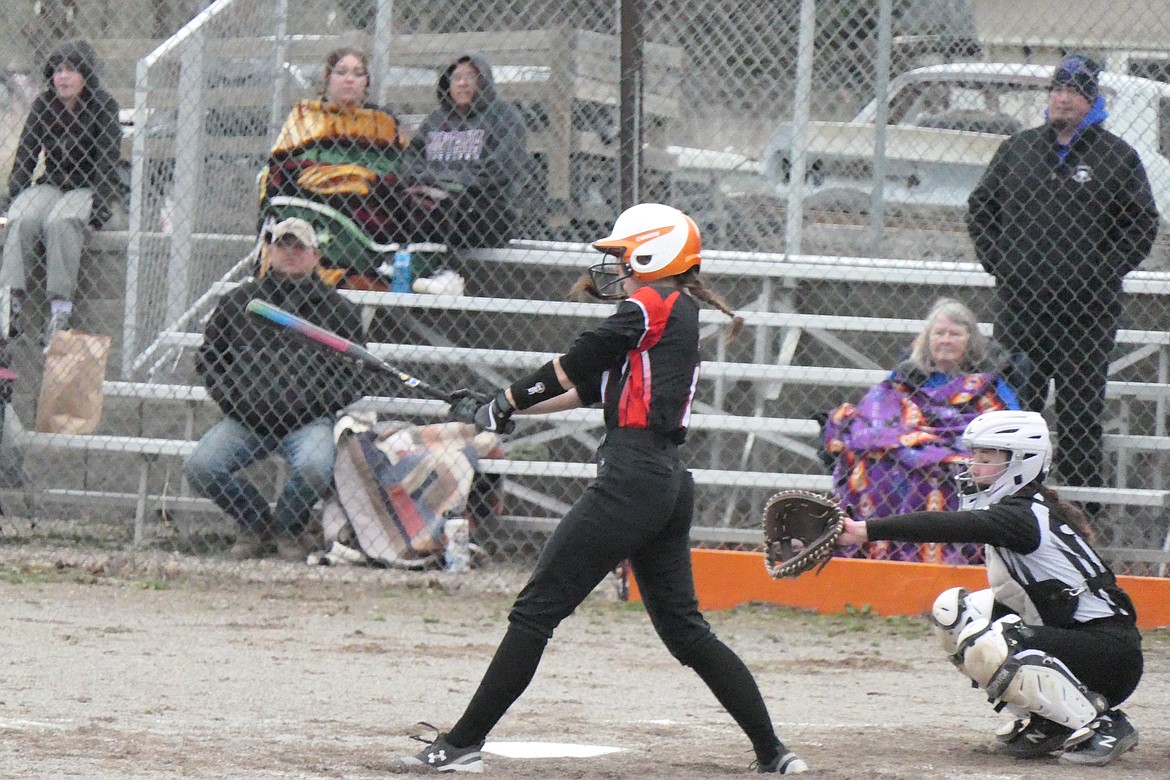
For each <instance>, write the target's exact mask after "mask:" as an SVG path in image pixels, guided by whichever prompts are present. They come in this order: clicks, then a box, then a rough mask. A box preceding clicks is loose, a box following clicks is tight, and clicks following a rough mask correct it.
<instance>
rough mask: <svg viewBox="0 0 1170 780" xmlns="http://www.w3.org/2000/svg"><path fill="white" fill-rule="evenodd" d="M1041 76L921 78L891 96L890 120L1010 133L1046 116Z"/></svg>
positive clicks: (985, 131)
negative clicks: (1020, 79) (1028, 78)
mask: <svg viewBox="0 0 1170 780" xmlns="http://www.w3.org/2000/svg"><path fill="white" fill-rule="evenodd" d="M1047 103H1048V85H1047V84H1046V83H1043V82H1034V83H1018V82H1017V83H1012V82H1003V81H975V80H966V81H960V80H955V81H919V82H911V83H909V84H906V85H905V86H904V87H903V88H902V89H900V90H898V91H897V92H896V93H895V94H893V95H892V96H891V99H890V119H889V121H890V124H895V125H909V126H912V127H933V128H939V129H943V130H964V131H967V132H975V133H995V134H997V135H1011V134H1013V133H1017V132H1019V131H1020V130H1023V129H1024V128H1026V127H1035V126H1036V125H1039V124H1040V123H1041V122H1042V121H1043V119H1044V108H1045V106H1046V105H1047Z"/></svg>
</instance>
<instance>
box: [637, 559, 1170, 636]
mask: <svg viewBox="0 0 1170 780" xmlns="http://www.w3.org/2000/svg"><path fill="white" fill-rule="evenodd" d="M691 560H692V561H693V563H694V570H695V590H696V591H697V593H698V594H699V608H700V609H703V610H713V609H730V608H731V607H735V606H738V605H740V604H745V603H748V602H753V601H755V602H767V603H772V604H783V605H785V606H789V607H798V608H801V609H809V610H814V611H816V612H820V613H822V614H825V613H833V612H843V611H844V610H845V609H846V608H847V607H854V608H864V607H868V608H870V609H871V610H872V611H873V612H875V613H877V614H879V615H920V614H923V613H926V612H929V611H930V607H931V605H932V604H933V603H934V599H935V596H937V595H938V594H939V593H941V592H942V591H944V590H946V589H947V588H953V587H955V586H962V587H965V588H969V589H971V590H978V589H980V588H986V587H987V571H986V569H984V568H983V567H982V566H943V565H939V564H934V563H894V562H890V561H859V560H850V559H846V558H834V559H833V560H831V561H830V562H829V565H828V566H826V567H825V568H824V569H822V570H821V572H820V574H814V573H812V572H809V573H808V574H804V575H801V576H800V577H797V578H796V579H785V580H774V579H772V578H771V577H769V576H768V572H767V571H766V570H765V569H764V556H763V553H756V552H734V551H729V550H692V551H691ZM1118 581H1119V582H1120V583H1121V586H1122V587H1123V588H1125V589H1126V591H1128V592H1129V595H1130V597H1132V598H1133V601H1134V606H1136V607H1137V612H1138V625H1139V626H1141V627H1142V628H1159V627H1165V626H1170V579H1162V578H1156V577H1118ZM630 600H631V601H636V600H640V596H639V594H638V586H637V583H636V582H634V581H633V578H632V577H631V581H630Z"/></svg>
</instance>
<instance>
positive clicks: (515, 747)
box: [483, 742, 625, 758]
mask: <svg viewBox="0 0 1170 780" xmlns="http://www.w3.org/2000/svg"><path fill="white" fill-rule="evenodd" d="M622 750H625V748H618V747H605V746H604V745H574V744H572V743H568V742H488V743H487V744H485V745H484V746H483V752H485V753H494V754H496V755H497V756H504V757H505V758H594V757H596V756H604V755H606V754H607V753H617V752H620V751H622Z"/></svg>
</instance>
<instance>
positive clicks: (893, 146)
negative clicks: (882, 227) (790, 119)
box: [764, 63, 1170, 221]
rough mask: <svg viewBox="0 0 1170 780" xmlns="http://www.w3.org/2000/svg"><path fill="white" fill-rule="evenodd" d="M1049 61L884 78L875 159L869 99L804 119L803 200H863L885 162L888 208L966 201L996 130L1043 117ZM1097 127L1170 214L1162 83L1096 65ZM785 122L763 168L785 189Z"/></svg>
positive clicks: (1168, 105)
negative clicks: (881, 149)
mask: <svg viewBox="0 0 1170 780" xmlns="http://www.w3.org/2000/svg"><path fill="white" fill-rule="evenodd" d="M1051 78H1052V68H1051V67H1047V66H1042V65H1020V64H1007V63H954V64H947V65H932V66H929V67H925V68H917V69H915V70H911V71H908V72H906V73H903V74H901V75H900V76H898V77H897V78H895V79H893V80H892V81H891V82H890V89H889V93H888V95H889V100H888V109H889V113H888V125H887V128H886V140H885V155H884V160H883V161H882V165H880V166H879V165H877V164H875V141H874V130H875V124H874V122H875V117H876V115H877V103H876V102H870V104H869V105H867V106H866V107H865V108H864V109H862V110H861V112H860V113H859V114H858V115H857V116H856V117H855V118H854V119H853V120H852V121H850V122H810V123H809V125H808V128H807V134H806V138H807V153H806V154H807V156H806V158H805V159H806V175H805V186H804V191H803V196H802V197H803V201H802V202H803V203H804V204H805V207H806V208H819V209H825V210H834V211H837V210H840V211H851V212H859V211H865V210H867V209H868V208H869V205H870V198H871V193H872V191H873V176H874V171H875V169H880V170H884V182H883V201H884V203H886V204H888V205H890V206H893V207H895V208H902V207H905V208H908V209H914V208H915V207H944V208H954V209H956V210H958V209H964V208H966V203H967V196H968V195H969V194H970V193H971V190H973V189H974V188H975V185H976V184H977V183H978V181H979V178H980V177H981V176H982V174H983V170H984V168H986V167H987V164H988V163H989V162H990V161H991V156H992V154H994V152H995V150H996V149H997V148H998V147H999V144H1000V143H1001V142H1002V141H1003V139H1004V138H1005V137H1006V136H1008V135H1011V134H1013V133H1015V132H1017V131H1019V130H1022V129H1024V128H1027V127H1034V126H1037V125H1039V124H1041V123H1042V122H1043V121H1044V108H1045V105H1046V102H1047V98H1048V83H1049V80H1050V79H1051ZM1100 83H1101V91H1102V93H1103V94H1104V95H1105V101H1106V109H1107V110H1108V112H1109V118H1108V119H1107V120H1106V122H1105V126H1106V127H1107V128H1108V129H1109V130H1111V131H1112V132H1114V133H1116V134H1117V135H1119V136H1121V137H1122V138H1124V139H1125V140H1126V141H1128V142H1129V144H1130V145H1131V146H1133V147H1134V148H1135V149H1136V150H1137V152H1138V154H1139V155H1140V156H1141V159H1142V162H1143V164H1144V165H1145V168H1146V172H1147V174H1148V175H1149V177H1150V184H1151V186H1152V187H1153V190H1154V199H1155V200H1156V201H1157V204H1158V210H1159V212H1161V214H1162V219H1163V221H1166V220H1170V159H1168V155H1170V84H1165V83H1162V82H1160V81H1153V80H1151V79H1144V78H1138V77H1135V76H1123V75H1119V74H1116V73H1102V74H1101V78H1100ZM792 143H793V128H792V125H791V123H784V124H782V125H781V126H780V127H779V128H778V130H777V132H776V133H775V134H774V136H773V137H772V140H771V142H770V143H769V145H768V149H767V151H766V153H765V158H764V163H765V171H766V173H765V175H766V177H767V179H768V181H769V183H770V184H771V185H772V186H773V187H774V188H775V191H776V193H777V194H778V195H779V196H780V197H782V198H787V197H788V195H789V188H790V185H791V181H790V179H791V177H790V175H789V173H790V168H791V164H790V160H791V159H792Z"/></svg>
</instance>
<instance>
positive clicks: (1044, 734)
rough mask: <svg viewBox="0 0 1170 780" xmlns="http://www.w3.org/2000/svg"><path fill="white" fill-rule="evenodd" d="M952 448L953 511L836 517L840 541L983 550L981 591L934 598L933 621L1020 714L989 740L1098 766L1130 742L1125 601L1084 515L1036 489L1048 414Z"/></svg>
mask: <svg viewBox="0 0 1170 780" xmlns="http://www.w3.org/2000/svg"><path fill="white" fill-rule="evenodd" d="M962 440H963V444H964V445H966V446H967V447H968V448H969V449H970V450H971V459H970V462H969V464H968V465H967V466H966V470H965V471H964V472H963V473H961V474H959V475H958V476H957V480H958V483H959V490H960V496H961V497H960V510H959V511H957V512H912V513H909V514H903V515H894V516H891V517H886V518H883V519H880V520H870V521H868V522H865V521H858V520H853V519H846V520H845V521H844V530H843V531H842V533H841V534H840V536H839V537H838V538H837V543H838V544H840V545H845V544H859V543H861V542H866V541H869V540H873V539H888V540H897V541H912V542H982V543H984V544H985V545H987V548H986V550H987V579H988V581H989V582H990V584H991V587H990V588H989V589H987V590H980V591H976V592H974V593H969V592H968V591H967V590H966V589H964V588H951V589H949V590H946V591H943V592H942V593H941V594H940V595H939V596H938V598H937V599H936V600H935V602H934V608H933V610H932V618H933V622H934V624H935V631H936V633H937V634H938V635H939V638H940V639H941V640H942V643H943V647H944V648H946V651H947V653H948V654H949V655H950V658H951V661H952V662H953V663H954V664H955V666H957V667H958V668H959V671H961V672H963V674H965V675H967V676H968V677H970V678H971V679H972V680H974V681H975V683H976V684H977V685H978V686H979V687H980V688H982V689H983V690H984V691H986V693H987V698H988V700H989V701H991V702H993V703H995V705H996V709H997V711H998V710H999V709H1000V708H1002V707H1004V706H1007V707H1009V708H1010V709H1011V711H1012V712H1013V713H1014V714H1015V715H1016V716H1017V718H1018V719H1017V720H1015V721H1014V722H1012V723H1010V724H1007V725H1005V726H1004V727H1003V728H1001V729H1000V730H999V732H998V733H997V735H996V739H997V742H996V744H995V748H996V752H1000V753H1004V754H1007V755H1012V756H1017V757H1019V758H1034V757H1040V756H1047V755H1050V754H1052V753H1060V760H1061V761H1065V762H1068V763H1071V764H1087V765H1093V766H1103V765H1105V764H1108V763H1109V762H1111V761H1113V760H1114V759H1115V758H1117V757H1118V756H1120V755H1121V754H1123V753H1125V752H1126V751H1128V750H1131V749H1133V747H1134V746H1136V745H1137V741H1138V733H1137V730H1136V729H1135V728H1134V727H1133V726H1132V725H1131V724H1130V722H1129V720H1128V718H1126V716H1125V713H1123V712H1122V711H1121V710H1119V709H1117V706H1118V705H1119V704H1121V703H1122V702H1123V701H1125V700H1126V699H1127V698H1128V697H1129V695H1130V694H1131V693H1133V691H1134V689H1135V688H1136V687H1137V684H1138V681H1139V680H1140V679H1141V676H1142V638H1141V634H1140V633H1139V632H1138V629H1137V626H1136V614H1135V612H1134V608H1133V602H1132V601H1131V600H1130V598H1129V596H1128V595H1127V594H1126V592H1125V591H1124V590H1122V589H1121V588H1120V587H1118V585H1117V580H1116V578H1115V577H1114V576H1113V572H1112V571H1111V570H1110V569H1109V567H1108V566H1107V565H1106V564H1105V563H1104V561H1102V560H1101V557H1100V556H1099V555H1098V554H1097V553H1096V551H1094V550H1093V547H1092V546H1091V545H1090V544H1089V539H1090V537H1091V533H1090V531H1089V528H1088V526H1087V523H1086V521H1085V516H1084V515H1083V514H1082V513H1081V511H1080V510H1078V509H1077V508H1076V507H1073V506H1072V505H1070V504H1067V503H1065V502H1063V501H1060V500H1059V499H1058V498H1057V496H1056V493H1055V492H1054V491H1053V490H1052V489H1051V488H1048V487H1046V486H1045V485H1044V476H1045V473H1046V472H1047V471H1048V467H1049V464H1050V463H1051V462H1052V443H1051V440H1050V439H1049V434H1048V426H1047V424H1045V422H1044V418H1042V417H1041V416H1040V415H1039V414H1037V413H1035V412H1014V411H997V412H987V413H985V414H982V415H980V416H978V417H976V418H975V419H974V420H972V421H971V423H970V424H969V425H968V426H967V428H966V430H965V431H964V433H963V439H962Z"/></svg>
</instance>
